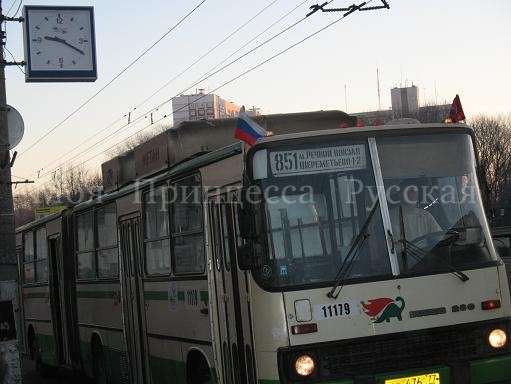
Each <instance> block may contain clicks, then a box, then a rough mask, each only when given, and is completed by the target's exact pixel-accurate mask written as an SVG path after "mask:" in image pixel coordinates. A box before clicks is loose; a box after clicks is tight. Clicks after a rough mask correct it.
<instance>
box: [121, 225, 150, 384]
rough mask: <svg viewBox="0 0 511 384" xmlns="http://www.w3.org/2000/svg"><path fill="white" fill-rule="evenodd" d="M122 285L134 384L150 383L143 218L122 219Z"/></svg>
mask: <svg viewBox="0 0 511 384" xmlns="http://www.w3.org/2000/svg"><path fill="white" fill-rule="evenodd" d="M119 228H120V246H121V258H122V259H121V260H122V268H121V279H122V280H121V282H122V295H123V296H122V303H123V311H124V316H123V321H124V330H125V338H126V347H127V353H128V362H129V366H130V383H133V384H144V383H150V377H149V373H150V370H149V369H148V368H149V366H148V362H147V359H148V357H147V347H146V345H147V343H146V328H145V310H144V297H143V283H142V269H141V266H140V260H141V257H140V254H141V246H140V218H139V217H138V216H136V217H128V218H121V220H120V222H119Z"/></svg>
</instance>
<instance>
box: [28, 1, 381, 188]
mask: <svg viewBox="0 0 511 384" xmlns="http://www.w3.org/2000/svg"><path fill="white" fill-rule="evenodd" d="M331 1H332V0H331ZM372 1H373V0H368V1H366V2H363V3H361V4H359V5H355V4H353V5H352V6H351V7H350V10H349V11H347V12H346V13H344V14H343V15H342V16H341V17H340V18H338V19H336V20H334V21H333V22H331V23H329V24H327V25H325V26H324V27H322V28H320V29H318V30H317V31H315V32H313V33H312V34H310V35H307V36H306V37H305V38H303V39H301V40H299V41H297V42H296V43H294V44H292V45H291V46H289V47H287V48H285V49H283V50H281V51H279V52H278V53H276V54H274V55H272V56H270V57H269V58H267V59H265V60H263V61H261V62H260V63H258V64H256V65H255V66H253V67H251V68H250V69H248V70H246V71H244V72H242V73H241V74H239V75H237V76H235V77H233V78H232V79H230V80H228V81H226V82H224V83H222V84H221V85H219V86H218V87H216V88H215V89H213V90H212V91H210V92H208V93H205V94H204V95H201V97H199V98H198V99H195V100H194V102H197V101H198V100H201V99H203V98H205V97H206V96H208V95H210V94H211V93H214V92H216V91H218V90H219V89H221V88H223V87H225V86H226V85H228V84H230V83H232V82H234V81H236V80H238V79H240V78H241V77H243V76H245V75H247V74H249V73H250V72H252V71H254V70H255V69H257V68H259V67H261V66H263V65H264V64H266V63H268V62H270V61H272V60H274V59H275V58H277V57H279V56H281V55H282V54H284V53H286V52H288V51H290V50H291V49H293V48H295V47H297V46H298V45H300V44H302V43H304V42H305V41H307V40H309V39H311V38H312V37H314V36H316V35H318V34H319V33H321V32H323V31H325V30H326V29H328V28H330V27H332V26H334V25H335V24H337V23H339V22H340V21H342V20H344V19H345V18H346V17H347V16H349V15H351V14H352V13H353V12H355V11H357V10H360V8H362V7H363V6H365V5H367V4H369V3H371V2H372ZM191 104H192V103H191V102H190V103H188V104H185V105H184V106H182V107H181V108H179V109H177V110H176V111H173V112H178V111H180V110H182V109H184V108H187V107H188V106H190V105H191ZM167 117H168V116H167V115H165V116H163V117H161V118H160V119H158V120H156V121H155V122H154V123H158V122H160V121H162V120H164V119H166V118H167ZM152 125H153V124H149V125H147V126H145V127H144V128H142V129H140V130H138V131H136V132H135V133H133V134H132V135H130V136H128V137H127V138H125V139H124V140H123V141H121V143H122V142H124V141H127V140H129V139H130V138H132V137H134V136H135V135H137V134H139V133H140V132H142V131H144V130H145V129H147V128H149V127H151V126H152ZM119 144H120V143H117V144H115V145H114V146H111V147H109V148H107V149H106V150H103V151H101V152H99V153H97V154H95V155H93V156H92V157H89V158H88V159H87V160H84V161H83V162H81V163H80V164H78V165H76V166H74V167H71V168H70V169H75V168H77V167H80V166H82V165H84V164H85V163H87V162H89V161H90V160H92V159H94V158H96V157H97V156H99V155H101V154H103V153H106V152H108V151H109V150H111V149H112V148H115V146H117V145H119ZM47 183H48V182H46V183H43V184H41V185H39V186H37V187H35V188H34V189H32V190H31V192H35V191H36V190H38V189H40V188H41V187H42V186H44V185H46V184H47Z"/></svg>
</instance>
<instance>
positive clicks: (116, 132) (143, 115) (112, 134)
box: [29, 0, 307, 177]
mask: <svg viewBox="0 0 511 384" xmlns="http://www.w3.org/2000/svg"><path fill="white" fill-rule="evenodd" d="M306 1H307V0H305V1H303V2H302V3H300V4H299V5H298V6H296V7H294V8H293V9H292V10H291V11H289V12H287V13H286V14H285V15H284V16H282V17H281V18H279V19H278V20H277V21H276V22H274V23H272V24H271V25H270V26H269V27H268V28H266V29H265V30H264V31H263V32H261V33H260V34H258V35H257V36H255V37H254V38H252V39H251V40H249V41H248V42H247V43H245V44H244V45H243V46H242V47H241V48H240V49H238V50H237V51H236V52H239V51H240V50H241V49H243V48H244V47H245V46H247V45H248V44H250V43H251V42H252V41H254V40H255V39H256V38H257V37H259V36H260V35H262V34H263V33H265V32H266V31H267V30H268V29H270V28H271V27H273V26H275V25H276V24H277V23H278V22H280V21H281V20H283V19H284V18H285V17H287V16H288V15H289V14H291V13H292V12H294V11H295V10H296V9H297V8H298V7H299V6H301V5H303V4H304V3H305V2H306ZM274 3H275V1H274V2H272V3H270V4H269V5H268V6H266V7H265V8H263V9H262V10H261V11H260V12H258V13H257V14H256V15H255V16H254V17H252V18H251V19H250V20H249V21H247V22H246V23H244V24H243V25H242V27H243V26H245V25H247V24H248V23H249V22H250V21H252V20H253V19H254V18H255V17H257V16H258V15H260V14H261V13H262V12H263V11H264V10H266V9H267V8H268V7H269V6H271V5H273V4H274ZM296 25H297V23H295V24H294V25H293V26H296ZM293 26H291V27H288V28H286V30H285V31H287V30H289V29H291V28H292V27H293ZM239 29H241V27H239V28H237V30H236V31H239ZM282 33H283V32H282V31H281V32H280V33H278V34H277V35H275V36H274V38H275V37H277V36H279V35H280V34H282ZM233 34H234V33H231V34H230V35H229V37H230V36H232V35H233ZM224 40H226V39H224ZM271 40H273V38H271V39H268V40H267V41H266V42H264V43H262V44H260V45H259V46H257V47H255V48H254V49H252V50H250V51H249V52H247V54H248V53H252V52H254V51H255V50H256V49H258V48H260V47H262V46H263V45H265V44H267V43H268V42H269V41H271ZM220 44H221V43H219V44H217V45H216V47H218V46H219V45H220ZM210 51H212V50H210ZM236 52H234V53H233V54H231V55H230V56H229V57H232V56H233V55H234V54H235V53H236ZM203 56H205V55H203ZM244 56H246V54H245V55H244ZM229 57H228V58H229ZM238 60H239V58H238V59H237V60H235V61H233V62H231V63H229V65H226V66H224V67H223V68H221V69H220V70H218V71H216V72H215V73H214V74H216V73H218V72H220V71H221V70H223V69H225V68H227V67H228V66H230V65H231V64H233V63H234V62H236V61H238ZM225 61H226V59H224V61H223V62H225ZM218 65H219V64H217V65H216V66H215V67H213V69H210V70H209V71H207V72H206V73H205V74H203V75H201V78H203V77H204V76H205V75H207V74H208V73H209V72H211V71H212V70H214V68H216V67H217V66H218ZM190 67H191V66H190ZM190 67H189V68H190ZM184 72H185V71H183V72H182V73H184ZM214 74H211V75H210V76H209V77H211V76H213V75H214ZM175 78H177V77H175ZM175 78H174V79H175ZM169 83H170V82H169ZM195 85H196V82H194V83H193V84H192V85H190V86H189V87H188V88H187V89H186V90H184V91H181V92H180V93H183V92H185V91H187V90H189V89H190V88H192V87H193V86H195ZM161 89H163V87H162V88H160V89H159V90H158V91H157V92H159V91H160V90H161ZM157 92H155V93H153V95H151V96H150V97H149V98H151V97H153V96H154V95H155V94H156V93H157ZM180 93H178V94H176V95H175V96H173V97H172V98H174V97H176V96H178V95H179V94H180ZM149 98H148V99H149ZM172 98H170V99H168V100H166V101H164V102H163V103H160V104H159V105H158V106H156V107H154V108H152V109H151V110H149V111H147V112H146V113H144V114H141V115H140V116H138V117H136V118H134V119H133V120H132V121H131V124H133V123H134V122H136V121H138V120H140V119H142V118H143V117H147V116H148V115H150V114H151V113H153V112H155V111H158V110H159V109H160V108H161V107H162V106H164V105H165V104H167V103H169V102H170V101H171V100H172ZM148 99H146V100H144V101H143V102H142V103H141V104H139V105H137V107H135V108H134V110H136V109H137V108H138V107H139V106H140V105H142V104H143V103H145V102H146V101H147V100H148ZM125 116H126V115H124V116H123V117H122V118H119V119H118V120H116V121H115V122H114V123H111V124H109V125H108V126H107V127H106V128H104V129H102V130H101V131H99V132H97V133H96V134H94V135H93V136H92V137H90V138H88V139H87V140H86V141H85V142H88V141H90V140H91V139H92V138H94V137H97V136H98V135H99V134H101V133H102V132H104V131H105V130H106V129H108V128H110V127H111V126H112V125H114V124H115V123H116V122H118V121H119V120H122V119H123V118H124V117H125ZM129 124H130V123H128V124H125V125H123V126H122V127H120V128H119V129H117V130H115V131H114V132H113V133H111V134H110V135H109V136H108V140H110V139H111V138H113V137H114V136H115V135H116V134H118V133H120V132H121V131H123V128H125V127H127V126H128V125H129ZM102 141H103V140H100V141H98V142H95V143H94V144H92V145H91V146H89V147H88V148H87V149H86V150H84V151H82V152H80V153H78V154H77V155H75V156H73V157H71V158H70V159H68V160H67V162H69V161H72V160H74V159H75V158H77V157H79V156H80V155H83V154H84V153H86V152H87V150H88V149H91V148H93V147H95V146H96V145H97V144H99V143H101V142H102ZM85 142H82V143H80V144H79V145H78V146H76V147H74V148H73V149H72V150H70V151H68V152H66V153H65V154H64V155H62V156H60V157H59V158H58V159H56V160H53V161H52V162H50V163H48V164H46V165H45V166H44V167H42V168H41V170H42V169H44V168H46V167H47V166H49V165H51V164H53V163H55V162H56V161H58V160H60V159H61V158H62V157H65V156H66V155H68V154H69V153H71V152H73V151H74V150H76V149H77V148H79V147H81V146H82V145H83V144H84V143H85ZM121 143H122V141H121ZM60 167H61V165H60V164H59V165H58V166H57V167H55V168H53V169H51V170H49V171H47V172H45V173H43V175H41V176H40V177H43V176H45V175H47V174H50V173H52V172H53V171H54V170H56V169H59V168H60ZM37 172H38V171H35V172H33V173H32V174H30V175H29V176H32V175H34V174H36V173H37Z"/></svg>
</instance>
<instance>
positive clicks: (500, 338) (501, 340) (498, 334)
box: [488, 328, 507, 348]
mask: <svg viewBox="0 0 511 384" xmlns="http://www.w3.org/2000/svg"><path fill="white" fill-rule="evenodd" d="M488 342H489V343H490V345H491V346H492V347H493V348H502V347H503V346H505V345H506V342H507V335H506V332H505V331H503V330H502V329H499V328H497V329H494V330H493V331H491V332H490V335H489V336H488Z"/></svg>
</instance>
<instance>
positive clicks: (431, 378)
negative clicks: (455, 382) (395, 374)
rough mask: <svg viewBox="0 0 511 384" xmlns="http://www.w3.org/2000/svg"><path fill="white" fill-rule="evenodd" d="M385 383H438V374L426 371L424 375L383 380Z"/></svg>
mask: <svg viewBox="0 0 511 384" xmlns="http://www.w3.org/2000/svg"><path fill="white" fill-rule="evenodd" d="M385 384H440V374H439V373H428V374H426V375H419V376H409V377H401V378H399V379H390V380H385Z"/></svg>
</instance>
